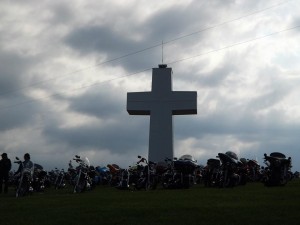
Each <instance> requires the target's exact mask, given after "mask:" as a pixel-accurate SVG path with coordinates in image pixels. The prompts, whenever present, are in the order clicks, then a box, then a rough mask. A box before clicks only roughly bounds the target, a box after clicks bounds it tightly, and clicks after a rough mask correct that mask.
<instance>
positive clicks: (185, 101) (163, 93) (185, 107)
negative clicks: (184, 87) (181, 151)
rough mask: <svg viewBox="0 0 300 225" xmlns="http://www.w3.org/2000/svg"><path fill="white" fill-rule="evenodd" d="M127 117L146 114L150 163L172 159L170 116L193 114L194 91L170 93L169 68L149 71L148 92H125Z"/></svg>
mask: <svg viewBox="0 0 300 225" xmlns="http://www.w3.org/2000/svg"><path fill="white" fill-rule="evenodd" d="M127 111H128V113H129V114H130V115H150V134H149V155H148V159H149V160H150V161H153V162H161V161H164V160H165V159H166V158H170V159H172V158H173V157H174V153H173V115H186V114H197V92H196V91H172V69H171V68H166V66H165V65H160V66H159V68H153V70H152V91H151V92H130V93H127Z"/></svg>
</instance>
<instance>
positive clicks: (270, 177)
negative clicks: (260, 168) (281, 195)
mask: <svg viewBox="0 0 300 225" xmlns="http://www.w3.org/2000/svg"><path fill="white" fill-rule="evenodd" d="M264 160H265V161H264V163H265V164H266V165H267V167H266V168H265V169H264V175H263V183H264V184H265V186H284V185H286V184H287V182H288V181H289V180H290V179H291V168H292V160H291V157H289V158H286V156H285V155H284V154H282V153H280V152H273V153H271V154H270V155H269V156H268V155H267V154H264Z"/></svg>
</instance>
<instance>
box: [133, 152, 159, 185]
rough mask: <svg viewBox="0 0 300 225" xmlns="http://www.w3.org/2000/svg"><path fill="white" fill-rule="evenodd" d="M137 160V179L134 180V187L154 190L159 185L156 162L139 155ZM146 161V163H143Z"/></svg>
mask: <svg viewBox="0 0 300 225" xmlns="http://www.w3.org/2000/svg"><path fill="white" fill-rule="evenodd" d="M138 158H139V159H140V160H139V161H138V162H137V170H136V171H137V180H136V182H134V188H135V189H137V190H140V189H142V188H144V189H146V190H154V189H156V187H157V183H158V179H157V176H156V173H155V165H156V164H155V163H154V162H151V161H148V160H147V159H146V158H144V157H141V156H138ZM141 163H144V164H145V165H141Z"/></svg>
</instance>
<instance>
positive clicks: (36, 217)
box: [0, 179, 300, 225]
mask: <svg viewBox="0 0 300 225" xmlns="http://www.w3.org/2000/svg"><path fill="white" fill-rule="evenodd" d="M299 190H300V180H299V179H298V180H294V181H292V182H290V183H288V184H287V185H286V186H285V187H272V188H267V187H264V186H263V184H261V183H249V184H247V185H246V186H239V187H235V188H230V189H219V188H205V187H204V186H203V185H195V186H193V187H192V188H190V189H185V190H164V189H158V190H155V191H135V192H131V191H122V190H117V189H114V188H111V187H105V186H99V187H97V188H96V189H95V190H93V191H90V192H85V193H82V194H72V193H71V190H68V189H63V190H59V191H55V190H53V189H48V190H46V191H45V193H42V194H39V193H34V194H33V195H32V196H26V197H22V198H15V197H14V193H13V190H11V192H10V193H9V194H8V195H3V194H2V195H0V224H1V225H6V224H14V225H19V224H20V225H21V224H24V225H31V224H32V225H35V224H36V225H43V224H45V225H56V224H59V225H68V224H70V225H71V224H72V225H76V224H87V225H93V224H101V225H104V224H122V225H126V224H129V225H135V224H137V225H142V224H155V225H156V224H157V225H160V224H163V225H166V224H183V225H185V224H188V225H192V224H205V225H210V224H213V225H218V224H222V225H227V224H230V225H234V224H242V225H247V224H251V225H253V224H254V225H260V224H263V225H268V224H270V225H276V224H281V225H282V224H289V225H292V224H297V225H298V224H300V191H299Z"/></svg>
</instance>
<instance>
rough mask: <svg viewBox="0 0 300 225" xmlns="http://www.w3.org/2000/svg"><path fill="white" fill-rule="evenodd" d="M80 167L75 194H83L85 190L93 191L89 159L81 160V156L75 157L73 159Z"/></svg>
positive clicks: (77, 170) (75, 183) (77, 168)
mask: <svg viewBox="0 0 300 225" xmlns="http://www.w3.org/2000/svg"><path fill="white" fill-rule="evenodd" d="M73 160H74V161H76V162H77V163H78V164H79V165H78V166H77V167H76V177H75V180H74V189H73V193H81V192H84V191H85V190H90V189H91V178H90V177H89V174H88V173H89V167H90V162H89V160H88V158H87V157H85V159H81V158H80V156H78V155H75V158H74V159H73Z"/></svg>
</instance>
